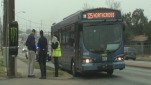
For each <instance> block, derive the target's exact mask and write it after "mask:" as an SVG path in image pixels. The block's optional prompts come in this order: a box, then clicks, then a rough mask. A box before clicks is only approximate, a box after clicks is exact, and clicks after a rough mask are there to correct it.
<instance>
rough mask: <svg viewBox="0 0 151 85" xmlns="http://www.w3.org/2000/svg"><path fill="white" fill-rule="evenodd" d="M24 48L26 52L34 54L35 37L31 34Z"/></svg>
mask: <svg viewBox="0 0 151 85" xmlns="http://www.w3.org/2000/svg"><path fill="white" fill-rule="evenodd" d="M26 46H27V48H28V50H32V51H35V52H36V45H35V37H34V35H33V34H30V35H29V36H28V38H27V41H26Z"/></svg>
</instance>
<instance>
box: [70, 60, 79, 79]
mask: <svg viewBox="0 0 151 85" xmlns="http://www.w3.org/2000/svg"><path fill="white" fill-rule="evenodd" d="M71 73H72V76H73V77H78V73H77V72H76V68H75V63H74V61H72V63H71Z"/></svg>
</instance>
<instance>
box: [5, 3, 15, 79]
mask: <svg viewBox="0 0 151 85" xmlns="http://www.w3.org/2000/svg"><path fill="white" fill-rule="evenodd" d="M12 21H15V0H4V22H3V23H4V25H3V26H4V28H3V29H4V30H3V35H4V37H3V42H4V43H3V44H4V45H3V46H4V57H5V58H6V68H7V76H8V77H15V57H13V56H11V55H10V53H9V23H10V22H12Z"/></svg>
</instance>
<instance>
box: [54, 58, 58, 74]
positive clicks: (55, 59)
mask: <svg viewBox="0 0 151 85" xmlns="http://www.w3.org/2000/svg"><path fill="white" fill-rule="evenodd" d="M54 65H55V77H58V69H59V60H58V57H54Z"/></svg>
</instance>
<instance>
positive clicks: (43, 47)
mask: <svg viewBox="0 0 151 85" xmlns="http://www.w3.org/2000/svg"><path fill="white" fill-rule="evenodd" d="M38 47H39V52H47V51H48V43H47V39H46V38H45V37H44V36H41V37H40V38H39V40H38Z"/></svg>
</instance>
